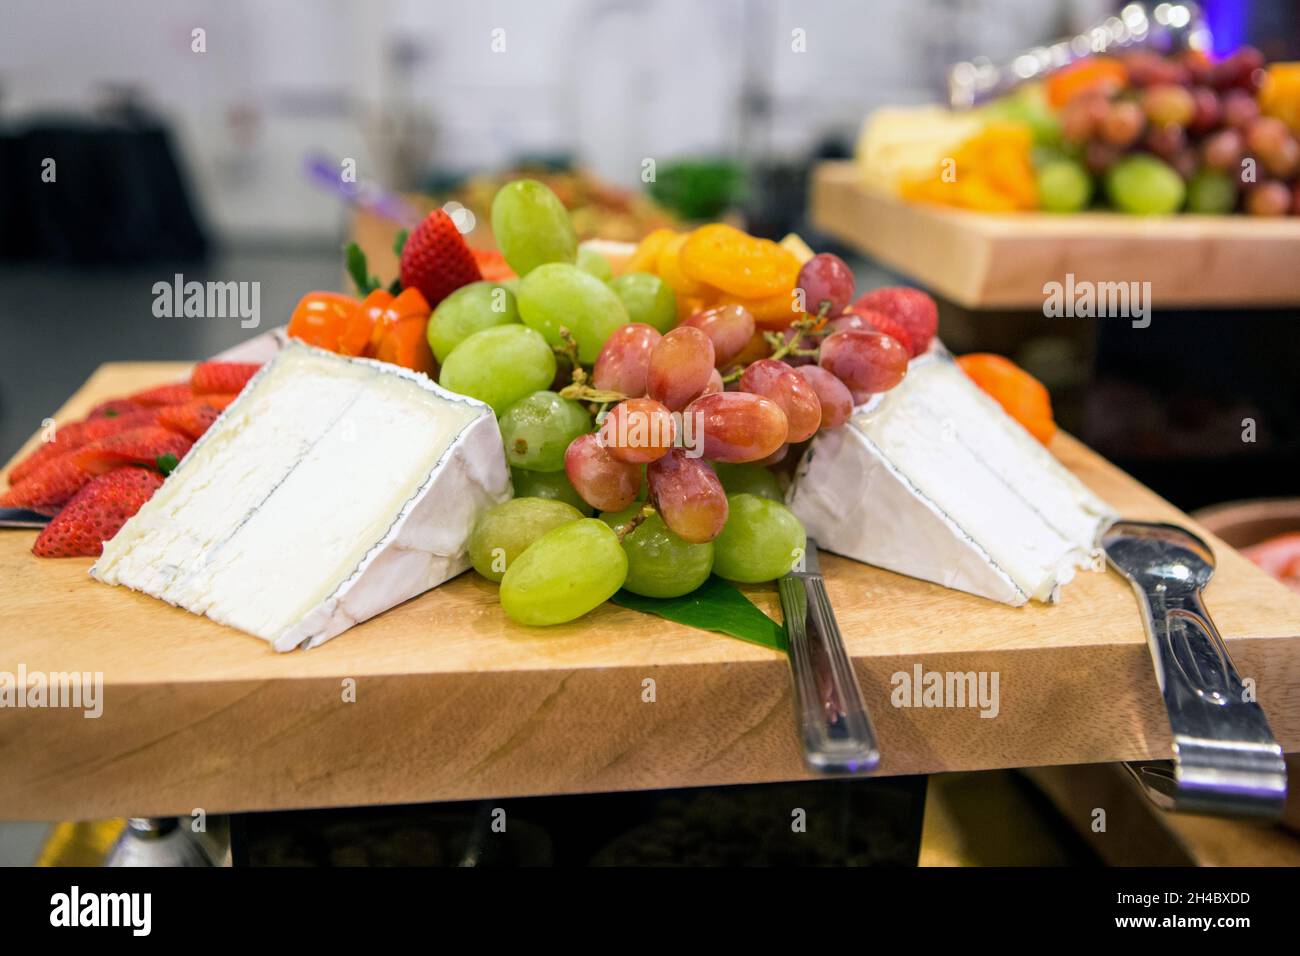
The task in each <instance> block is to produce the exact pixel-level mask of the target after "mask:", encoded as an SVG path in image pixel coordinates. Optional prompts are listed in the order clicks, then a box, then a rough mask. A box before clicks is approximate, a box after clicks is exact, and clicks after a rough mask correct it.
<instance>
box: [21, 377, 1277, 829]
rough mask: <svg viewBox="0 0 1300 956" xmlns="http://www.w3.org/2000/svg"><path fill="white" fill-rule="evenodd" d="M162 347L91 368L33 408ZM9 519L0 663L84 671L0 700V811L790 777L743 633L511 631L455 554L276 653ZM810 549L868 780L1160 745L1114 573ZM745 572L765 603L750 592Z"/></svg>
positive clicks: (1067, 443)
mask: <svg viewBox="0 0 1300 956" xmlns="http://www.w3.org/2000/svg"><path fill="white" fill-rule="evenodd" d="M186 368H187V366H185V365H183V364H157V363H152V364H144V363H141V364H113V365H105V366H103V367H102V368H100V369H99V370H98V371H97V372H96V373H95V374H94V376H92V378H91V379H90V381H88V382H87V383H86V385H85V386H84V387H83V388H82V389H81V390H80V391H78V392H77V394H76V395H75V396H73V398H72V399H71V400H70V401H69V402H68V403H67V405H66V406H65V407H64V408H63V410H62V411H61V412H60V413H58V415H57V416H56V417H57V418H58V419H59V420H60V421H69V420H74V419H76V418H78V417H80V416H81V415H83V414H84V413H85V412H86V411H87V410H88V409H89V408H90V407H91V406H93V405H94V404H96V403H97V402H99V401H102V400H104V399H106V398H110V397H114V396H119V395H123V394H126V393H129V392H131V391H133V390H136V389H139V388H142V387H145V386H148V385H153V384H157V383H159V382H163V381H167V380H169V379H174V378H176V377H178V376H180V375H183V374H184V372H185V370H186ZM33 441H35V439H33ZM1053 451H1054V452H1055V453H1056V454H1057V455H1058V456H1059V457H1060V458H1061V459H1062V460H1063V461H1064V462H1065V463H1066V465H1067V466H1068V467H1069V468H1070V469H1071V470H1073V471H1074V472H1075V473H1076V474H1077V475H1079V476H1080V478H1082V479H1083V481H1084V482H1085V483H1087V484H1088V485H1090V486H1091V487H1092V488H1093V489H1094V490H1095V491H1096V492H1097V493H1098V494H1100V495H1101V496H1102V497H1103V498H1105V499H1107V500H1108V501H1110V502H1112V503H1113V504H1115V505H1116V506H1118V507H1119V508H1120V509H1121V510H1122V511H1123V512H1124V513H1125V514H1126V515H1128V516H1130V517H1134V518H1150V519H1164V520H1174V521H1181V522H1189V521H1190V519H1188V518H1187V517H1186V516H1185V515H1182V514H1181V513H1179V512H1178V511H1176V510H1175V509H1174V508H1173V507H1171V506H1170V505H1169V504H1167V503H1166V502H1164V501H1162V500H1161V499H1160V498H1158V497H1157V496H1156V495H1154V494H1152V493H1151V492H1150V491H1148V490H1147V489H1145V488H1143V487H1142V486H1141V485H1139V484H1137V483H1136V482H1135V481H1133V480H1132V479H1131V478H1129V477H1127V476H1126V475H1124V474H1122V473H1121V472H1120V471H1118V470H1117V469H1115V468H1114V467H1113V466H1111V465H1109V464H1107V463H1106V462H1105V461H1103V460H1101V459H1100V458H1098V457H1097V456H1096V455H1095V454H1093V453H1092V452H1090V451H1089V450H1088V449H1086V448H1084V447H1083V446H1081V445H1080V444H1078V443H1077V442H1075V441H1073V440H1072V439H1070V438H1069V437H1067V436H1064V435H1062V436H1060V437H1058V438H1057V439H1056V441H1055V442H1054V444H1053ZM33 539H34V533H33V532H30V531H0V671H7V672H9V673H13V674H16V673H17V672H18V669H19V667H20V666H23V667H25V668H26V670H27V672H28V673H33V672H46V673H50V672H70V671H76V672H102V674H103V680H104V704H103V714H102V716H100V717H98V718H94V719H88V718H85V717H83V715H82V712H81V711H78V710H68V709H62V710H56V709H0V767H3V768H4V772H3V773H0V819H71V818H91V817H102V816H109V815H122V814H131V815H155V814H157V815H162V814H178V813H189V812H190V811H191V810H193V809H195V808H202V809H204V810H206V811H208V812H211V813H221V812H229V811H248V810H264V809H273V808H296V807H325V806H343V805H356V804H379V803H403V802H415V801H431V800H450V799H464V798H479V797H491V796H500V797H505V796H519V795H527V794H548V793H570V792H583V791H607V790H629V789H641V788H659V787H679V786H698V785H718V784H733V783H751V782H759V781H774V780H793V779H798V778H803V777H805V776H806V774H805V772H804V770H803V766H802V764H801V762H800V756H799V749H798V745H797V742H796V738H795V731H794V718H793V710H792V704H791V695H790V686H789V683H790V682H789V676H788V668H787V665H786V661H785V658H784V657H783V656H782V655H780V654H778V653H775V652H772V651H769V650H766V649H764V648H761V647H757V646H754V645H750V644H746V643H744V642H741V641H737V640H733V639H731V638H726V637H721V636H716V635H713V634H709V633H704V632H701V631H696V630H691V629H689V628H685V627H681V626H678V625H675V624H671V623H669V622H666V621H662V620H660V619H658V618H655V617H650V616H646V615H642V614H639V613H637V612H634V611H630V610H625V609H622V608H617V607H614V606H611V605H607V606H605V607H602V608H600V609H598V610H597V611H595V612H593V613H592V614H590V615H588V616H587V617H585V618H583V619H581V620H579V621H576V622H573V623H572V624H567V625H561V626H558V627H553V628H547V629H530V628H526V627H521V626H518V625H515V624H512V623H511V622H510V621H509V620H507V619H506V617H505V615H504V614H503V613H502V612H501V610H500V607H499V606H498V604H497V599H496V587H495V586H494V585H492V584H489V583H488V582H486V581H484V580H482V579H481V578H479V577H478V576H477V575H475V574H473V573H467V574H464V575H462V576H461V577H459V578H457V579H455V580H453V581H450V582H448V583H447V584H445V585H443V586H442V587H440V588H437V589H436V590H434V591H431V592H429V593H427V594H425V595H423V596H421V597H419V598H416V599H414V600H412V601H408V602H407V603H405V604H403V605H401V606H400V607H397V608H394V609H393V610H391V611H389V612H387V613H385V614H382V615H380V616H379V617H377V618H375V619H373V620H371V621H368V622H366V623H365V624H363V625H361V626H359V627H357V628H354V629H353V630H351V631H349V632H347V633H345V634H344V635H342V636H340V637H338V638H336V639H334V640H333V641H331V642H329V643H328V644H326V645H324V646H323V647H320V648H318V649H316V650H312V651H302V652H295V653H292V654H285V655H281V654H276V653H274V652H272V651H271V650H270V649H269V648H268V647H267V645H266V644H265V643H264V642H263V641H261V640H258V639H257V638H253V637H249V636H248V635H245V634H242V633H240V632H238V631H234V630H230V629H228V628H225V627H222V626H221V625H218V624H214V623H213V622H211V621H209V620H207V619H205V618H201V617H196V616H194V615H192V614H188V613H186V612H185V611H181V610H178V609H176V608H173V607H170V606H168V605H166V604H164V603H162V602H160V601H157V600H154V599H153V598H149V597H146V596H144V595H142V594H136V593H133V592H131V591H127V590H123V589H119V588H110V587H107V586H104V585H101V584H99V583H97V582H94V581H92V580H90V579H89V578H88V577H87V576H86V570H87V568H88V567H89V566H90V564H91V561H90V560H89V559H64V560H43V559H38V558H36V557H34V556H33V555H32V554H31V553H30V548H31V544H32V541H33ZM1211 540H1212V541H1213V544H1214V547H1215V551H1216V553H1217V555H1218V558H1219V570H1218V573H1217V574H1216V576H1215V578H1214V581H1213V582H1212V584H1211V585H1210V588H1209V590H1208V593H1207V601H1208V604H1209V606H1210V609H1211V611H1212V613H1213V614H1214V616H1215V619H1216V621H1217V622H1218V624H1219V626H1220V628H1221V630H1222V631H1223V633H1224V634H1225V636H1226V637H1227V639H1228V643H1229V645H1230V647H1231V650H1232V654H1233V657H1234V659H1235V660H1236V663H1237V666H1238V668H1239V669H1240V670H1241V672H1242V674H1243V675H1244V676H1246V677H1253V678H1255V680H1256V681H1257V683H1258V688H1259V696H1260V700H1261V701H1262V702H1263V704H1264V706H1265V708H1266V709H1267V711H1268V714H1269V718H1270V720H1271V722H1272V726H1273V730H1274V733H1275V734H1276V735H1277V737H1278V739H1279V740H1280V741H1281V742H1282V744H1283V745H1284V746H1285V747H1286V748H1287V749H1288V750H1300V596H1298V595H1295V594H1293V593H1291V592H1290V591H1288V590H1287V589H1286V588H1284V587H1282V586H1281V585H1280V584H1277V583H1276V582H1274V581H1272V580H1271V579H1269V578H1268V577H1267V576H1265V575H1264V574H1263V573H1262V572H1260V571H1258V570H1257V569H1255V568H1254V566H1252V565H1251V564H1249V563H1248V562H1247V561H1246V560H1245V559H1244V558H1242V557H1241V556H1240V555H1239V554H1237V553H1236V552H1235V551H1233V550H1231V549H1229V548H1228V547H1227V546H1226V545H1224V544H1222V542H1219V541H1218V540H1217V539H1211ZM823 567H824V570H825V575H826V580H827V587H828V589H829V592H830V596H831V599H832V601H833V603H834V606H835V608H836V612H837V614H838V617H839V622H840V626H841V627H842V629H843V631H844V635H845V640H846V643H847V645H848V649H849V652H850V654H851V655H852V656H853V658H854V663H855V665H856V666H857V670H858V674H859V678H860V680H861V682H862V685H863V690H864V692H865V694H866V697H867V702H868V705H869V707H870V710H871V714H872V717H873V719H874V721H875V724H876V728H877V731H878V733H879V736H880V743H881V750H882V753H883V759H882V762H881V767H880V771H879V772H880V773H881V774H915V773H935V772H941V771H949V770H976V769H985V768H991V767H1012V766H1030V765H1054V764H1069V763H1097V762H1104V761H1115V760H1129V759H1137V758H1148V757H1153V756H1166V755H1167V754H1168V752H1169V746H1170V738H1169V733H1168V728H1167V726H1166V722H1165V716H1164V711H1163V708H1162V706H1161V704H1160V699H1159V695H1158V693H1157V690H1156V684H1155V680H1154V677H1153V672H1152V667H1151V661H1150V658H1149V655H1148V652H1147V647H1146V642H1145V639H1144V637H1143V633H1142V626H1141V622H1140V620H1139V617H1138V609H1137V606H1136V604H1135V603H1134V599H1133V596H1132V595H1131V593H1130V592H1129V589H1128V587H1127V585H1126V584H1125V583H1124V582H1123V581H1121V580H1120V579H1119V578H1118V577H1116V576H1114V575H1111V574H1105V573H1101V574H1084V575H1082V576H1081V578H1079V579H1078V580H1076V581H1075V582H1074V583H1073V584H1071V585H1069V586H1068V587H1067V588H1065V589H1064V596H1063V600H1062V602H1061V603H1060V604H1059V605H1055V606H1032V607H1025V608H1009V607H1005V606H1003V605H1000V604H995V603H992V602H990V601H986V600H983V599H981V598H976V597H972V596H970V595H967V594H962V593H959V592H956V591H950V590H947V589H944V588H941V587H938V586H936V585H932V584H926V583H924V582H921V581H916V580H912V579H910V578H905V577H901V576H899V575H896V574H892V573H890V572H888V571H881V570H877V569H874V568H871V567H867V566H865V565H861V564H857V563H855V562H852V561H848V560H844V559H840V558H835V557H833V556H829V555H827V556H825V557H824V561H823ZM750 592H751V594H752V596H753V597H754V599H755V600H756V601H757V602H758V603H759V605H760V606H762V607H763V608H764V609H765V610H767V611H768V612H769V613H772V614H773V615H779V607H778V602H777V599H776V593H775V589H774V588H773V587H758V588H753V589H750ZM916 665H920V666H921V667H922V669H923V670H925V671H984V672H996V673H997V675H998V681H999V710H998V714H997V716H996V717H992V718H982V717H980V716H979V715H978V712H977V711H976V710H975V709H958V708H949V709H942V708H896V707H894V706H892V705H891V701H890V697H891V690H892V685H891V678H892V676H893V675H894V674H896V673H900V672H906V673H908V674H911V673H912V672H913V668H914V667H915V666H916ZM651 682H653V683H651ZM350 689H354V691H355V701H354V702H349V701H348V700H347V699H345V698H346V697H347V696H348V694H347V693H346V692H347V691H349V690H350ZM651 690H652V691H653V692H651Z"/></svg>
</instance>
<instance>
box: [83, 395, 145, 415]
mask: <svg viewBox="0 0 1300 956" xmlns="http://www.w3.org/2000/svg"><path fill="white" fill-rule="evenodd" d="M144 407H146V406H144V405H141V404H140V403H139V402H133V401H131V400H130V399H129V398H110V399H109V400H108V401H106V402H100V403H99V404H98V405H96V406H95V407H94V408H92V409H91V410H90V414H89V415H87V416H86V417H87V418H120V417H121V416H123V415H130V414H131V413H132V412H138V411H140V409H142V408H144Z"/></svg>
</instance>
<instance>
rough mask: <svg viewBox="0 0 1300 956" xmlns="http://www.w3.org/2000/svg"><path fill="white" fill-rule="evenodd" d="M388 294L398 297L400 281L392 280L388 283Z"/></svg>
mask: <svg viewBox="0 0 1300 956" xmlns="http://www.w3.org/2000/svg"><path fill="white" fill-rule="evenodd" d="M388 294H389V295H391V296H399V295H401V294H402V280H401V279H394V280H393V281H392V282H390V283H388Z"/></svg>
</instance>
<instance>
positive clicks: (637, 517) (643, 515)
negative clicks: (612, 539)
mask: <svg viewBox="0 0 1300 956" xmlns="http://www.w3.org/2000/svg"><path fill="white" fill-rule="evenodd" d="M654 513H655V509H654V505H651V504H648V503H647V504H645V505H642V507H641V510H640V511H638V512H637V513H636V514H634V515H633V516H632V517H631V518H630V519H629V520H627V521H626V522H624V523H623V524H621V525H619V526H618V527H617V528H615V529H614V534H616V535H618V540H619V541H622V540H623V539H624V538H626V537H627V536H628V535H630V534H631V533H632V532H633V531H635V530H636V529H637V528H639V527H640V526H641V522H643V521H645V520H646V519H647V518H649V517H650V516H651V515H653V514H654Z"/></svg>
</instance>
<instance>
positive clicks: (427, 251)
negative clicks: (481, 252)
mask: <svg viewBox="0 0 1300 956" xmlns="http://www.w3.org/2000/svg"><path fill="white" fill-rule="evenodd" d="M482 278H483V276H482V274H481V273H480V272H479V268H478V262H477V261H476V260H475V259H474V253H473V252H471V251H470V248H469V246H467V245H466V244H465V240H464V239H463V238H462V237H461V234H460V230H459V229H457V228H456V224H455V223H454V222H452V221H451V216H449V215H447V214H446V213H445V212H444V211H443V210H441V209H435V210H434V211H433V212H431V213H429V215H427V216H425V217H424V222H422V223H420V224H419V225H418V226H416V227H415V231H414V232H412V233H411V234H410V235H409V236H408V237H407V239H406V244H405V245H404V246H403V247H402V261H401V281H402V287H403V288H406V289H410V288H415V289H419V290H420V293H421V294H422V295H423V296H424V298H425V299H426V300H427V301H428V303H429V305H430V306H436V305H437V304H438V303H439V302H441V301H442V300H443V299H445V298H447V296H449V295H451V293H453V292H455V291H456V290H457V289H459V288H460V287H461V286H463V285H469V284H470V283H471V282H478V281H479V280H480V279H482Z"/></svg>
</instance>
